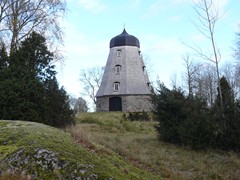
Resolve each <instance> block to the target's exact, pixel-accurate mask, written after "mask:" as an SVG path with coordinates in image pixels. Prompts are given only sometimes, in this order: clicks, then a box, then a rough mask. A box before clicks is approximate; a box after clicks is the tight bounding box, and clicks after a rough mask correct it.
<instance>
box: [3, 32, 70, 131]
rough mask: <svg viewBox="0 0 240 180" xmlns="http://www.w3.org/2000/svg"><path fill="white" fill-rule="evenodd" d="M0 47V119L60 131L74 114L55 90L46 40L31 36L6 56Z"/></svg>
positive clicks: (59, 90)
mask: <svg viewBox="0 0 240 180" xmlns="http://www.w3.org/2000/svg"><path fill="white" fill-rule="evenodd" d="M6 49H7V48H6V46H5V45H4V44H3V43H2V44H1V45H0V119H8V120H27V121H34V122H40V123H45V124H48V125H51V126H56V127H64V126H66V125H68V124H73V123H74V112H73V110H72V109H71V107H70V104H69V97H68V95H67V93H66V91H65V90H64V88H63V87H61V88H60V87H59V85H58V82H57V79H56V70H55V66H54V65H53V62H54V56H53V53H52V52H50V51H49V50H48V48H47V45H46V39H45V38H44V37H43V36H42V35H40V34H38V33H35V32H33V33H31V34H30V35H29V36H28V37H27V38H25V39H24V40H23V41H22V42H21V43H20V45H19V46H18V47H15V49H14V50H11V51H10V52H9V51H8V52H7V50H6Z"/></svg>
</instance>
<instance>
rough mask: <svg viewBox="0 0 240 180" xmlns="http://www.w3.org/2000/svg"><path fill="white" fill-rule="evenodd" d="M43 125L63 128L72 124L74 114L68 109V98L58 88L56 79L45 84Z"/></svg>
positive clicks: (64, 92)
mask: <svg viewBox="0 0 240 180" xmlns="http://www.w3.org/2000/svg"><path fill="white" fill-rule="evenodd" d="M45 99H46V104H45V117H44V119H45V123H46V124H49V125H52V126H57V127H65V126H66V125H69V124H74V112H73V110H72V109H71V107H70V100H69V96H68V95H67V93H66V91H65V90H64V88H63V87H62V88H60V89H59V87H58V83H57V80H56V78H55V77H54V78H53V79H51V80H48V81H47V82H46V83H45Z"/></svg>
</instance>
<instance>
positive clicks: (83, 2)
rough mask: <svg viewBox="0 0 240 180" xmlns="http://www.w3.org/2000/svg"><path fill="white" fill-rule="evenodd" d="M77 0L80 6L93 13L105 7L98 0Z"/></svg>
mask: <svg viewBox="0 0 240 180" xmlns="http://www.w3.org/2000/svg"><path fill="white" fill-rule="evenodd" d="M77 2H78V4H79V5H80V6H81V7H83V8H84V9H86V10H88V11H90V12H93V13H99V12H102V11H103V10H105V9H106V5H105V4H103V3H102V2H101V1H100V0H78V1H77Z"/></svg>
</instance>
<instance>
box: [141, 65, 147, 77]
mask: <svg viewBox="0 0 240 180" xmlns="http://www.w3.org/2000/svg"><path fill="white" fill-rule="evenodd" d="M142 69H143V73H144V75H146V74H147V71H146V66H143V67H142Z"/></svg>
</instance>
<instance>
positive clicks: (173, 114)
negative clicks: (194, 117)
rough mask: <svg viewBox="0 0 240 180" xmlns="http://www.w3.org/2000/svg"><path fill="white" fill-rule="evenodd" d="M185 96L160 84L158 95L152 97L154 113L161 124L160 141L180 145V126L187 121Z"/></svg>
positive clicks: (157, 127) (159, 129)
mask: <svg viewBox="0 0 240 180" xmlns="http://www.w3.org/2000/svg"><path fill="white" fill-rule="evenodd" d="M184 101H185V98H184V95H183V92H182V91H181V90H180V89H174V90H169V89H168V88H167V87H165V86H164V84H159V89H158V90H157V93H155V94H153V95H152V104H153V113H154V114H155V116H156V117H157V119H158V121H159V124H158V125H156V129H157V131H158V132H159V137H160V139H162V140H164V141H167V142H171V143H175V144H180V143H181V141H180V134H179V131H178V128H179V125H180V124H181V123H182V122H183V121H184V120H185V119H186V115H187V114H186V112H185V111H184V106H183V104H184Z"/></svg>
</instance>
